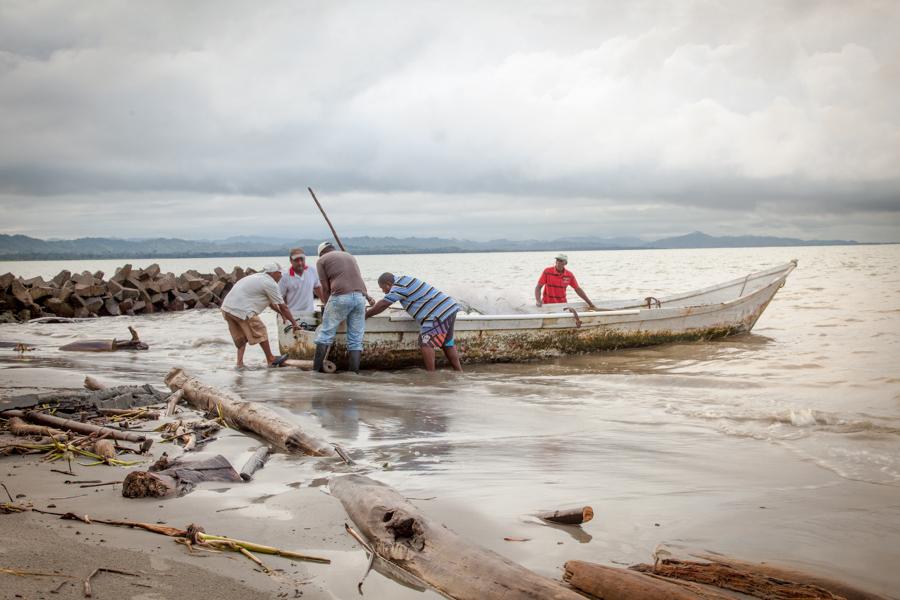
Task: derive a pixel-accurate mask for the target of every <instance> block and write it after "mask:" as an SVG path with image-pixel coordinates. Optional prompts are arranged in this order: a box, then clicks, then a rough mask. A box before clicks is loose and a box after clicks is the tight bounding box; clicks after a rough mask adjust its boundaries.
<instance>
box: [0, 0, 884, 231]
mask: <svg viewBox="0 0 900 600" xmlns="http://www.w3.org/2000/svg"><path fill="white" fill-rule="evenodd" d="M897 22H900V5H898V4H897V3H895V2H877V1H872V2H853V3H847V2H815V3H813V2H789V1H785V2H766V3H745V2H736V1H735V2H675V3H672V2H658V3H654V2H646V3H644V2H629V3H620V2H610V3H603V2H593V1H592V2H584V3H578V2H567V3H552V2H540V3H531V2H509V3H503V2H496V3H478V2H457V3H436V2H435V3H430V2H396V3H394V2H380V3H367V2H348V3H299V2H269V3H264V4H262V5H258V6H255V5H250V4H248V3H243V2H234V3H228V2H209V3H205V2H191V3H179V2H171V3H167V2H156V3H120V2H108V3H107V2H94V3H90V4H78V5H73V4H71V3H66V2H31V1H30V2H16V1H13V2H9V1H7V2H4V3H3V4H0V115H2V117H0V119H2V120H0V139H2V142H0V210H3V213H4V219H3V224H2V226H0V231H3V232H6V233H26V234H29V235H36V236H40V237H46V236H56V237H77V236H82V235H120V236H158V235H166V236H169V235H177V236H181V237H206V238H210V237H213V238H219V237H221V238H224V237H228V236H230V235H240V234H260V233H266V232H272V233H278V234H279V235H287V234H291V233H296V234H297V235H298V237H299V236H307V235H316V234H318V233H321V232H323V230H324V228H323V225H322V223H321V222H320V221H319V220H318V219H317V218H316V215H315V214H313V213H312V212H311V211H310V209H311V203H310V201H309V199H308V197H307V196H306V186H312V187H314V188H315V189H316V190H317V191H318V192H319V193H320V195H321V196H322V197H323V200H325V201H326V203H327V205H328V207H329V210H330V211H332V212H333V216H334V218H335V220H336V221H338V222H339V224H340V225H341V228H342V230H343V232H345V234H346V235H365V234H372V235H381V234H392V233H393V234H396V233H402V234H404V235H422V236H426V235H447V236H452V237H472V238H478V239H489V238H499V237H509V238H523V237H542V238H552V237H559V236H561V235H605V236H619V235H639V236H643V237H654V236H659V235H667V234H679V233H685V232H687V231H690V230H693V229H703V230H704V231H707V232H709V233H716V234H744V233H758V234H772V235H791V236H795V237H807V238H835V237H843V238H851V237H852V238H857V239H864V240H870V241H900V172H898V165H900V103H898V102H897V101H896V98H897V95H898V92H900V42H898V38H897V36H896V35H894V33H895V32H894V31H892V26H893V24H895V23H897ZM173 217H178V218H177V219H173Z"/></svg>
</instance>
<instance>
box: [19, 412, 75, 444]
mask: <svg viewBox="0 0 900 600" xmlns="http://www.w3.org/2000/svg"><path fill="white" fill-rule="evenodd" d="M6 426H7V428H9V430H10V431H11V432H12V433H13V434H14V435H18V436H25V435H39V436H46V437H53V438H55V437H58V438H60V439H66V438H67V437H68V434H67V433H66V432H64V431H62V430H61V429H54V428H52V427H47V426H46V425H32V424H30V423H26V422H25V421H24V420H23V419H22V418H21V417H10V418H9V421H8V422H7V424H6Z"/></svg>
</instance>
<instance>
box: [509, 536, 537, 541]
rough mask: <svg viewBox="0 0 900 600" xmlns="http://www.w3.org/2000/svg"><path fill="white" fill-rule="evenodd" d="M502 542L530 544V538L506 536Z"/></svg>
mask: <svg viewBox="0 0 900 600" xmlns="http://www.w3.org/2000/svg"><path fill="white" fill-rule="evenodd" d="M503 541H504V542H530V541H531V538H527V537H512V536H507V537H505V538H503Z"/></svg>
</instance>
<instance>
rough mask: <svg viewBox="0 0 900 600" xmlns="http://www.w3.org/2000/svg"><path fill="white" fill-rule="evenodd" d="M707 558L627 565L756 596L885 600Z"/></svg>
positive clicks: (783, 571)
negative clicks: (700, 560)
mask: <svg viewBox="0 0 900 600" xmlns="http://www.w3.org/2000/svg"><path fill="white" fill-rule="evenodd" d="M702 557H703V558H704V559H707V560H709V562H697V561H687V560H678V559H664V560H662V561H660V562H659V564H657V565H649V564H640V565H633V566H631V567H629V568H630V569H633V570H635V571H640V572H643V573H653V574H654V575H658V576H661V577H666V578H670V579H676V580H683V581H692V582H695V583H703V584H708V585H714V586H716V587H720V588H723V589H727V590H732V591H735V592H740V593H742V594H747V595H748V596H754V597H756V598H804V599H809V600H814V599H819V598H821V599H827V600H833V599H835V598H841V599H846V600H886V598H885V597H884V596H879V595H877V594H872V593H870V592H867V591H864V590H861V589H859V588H856V587H853V586H850V585H848V584H846V583H844V582H842V581H836V580H834V579H829V578H827V577H820V576H818V575H813V574H810V573H804V572H802V571H797V570H794V569H788V568H783V567H777V566H774V565H768V564H761V563H751V562H745V561H740V560H735V559H732V558H728V557H721V556H716V555H702Z"/></svg>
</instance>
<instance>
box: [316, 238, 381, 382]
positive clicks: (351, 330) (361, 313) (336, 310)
mask: <svg viewBox="0 0 900 600" xmlns="http://www.w3.org/2000/svg"><path fill="white" fill-rule="evenodd" d="M316 271H318V274H319V282H320V285H321V295H320V298H322V302H324V303H325V310H323V311H322V325H321V326H319V331H318V333H317V334H316V354H315V356H314V358H313V371H321V370H322V365H323V363H324V362H325V356H326V355H327V354H328V349H329V348H330V347H331V344H333V343H334V336H335V334H336V333H337V328H338V326H340V324H341V323H342V322H343V321H347V353H348V354H349V356H350V370H351V371H353V372H355V373H359V361H360V357H361V356H362V342H363V335H364V334H365V332H366V300H368V301H369V304H374V303H375V301H374V300H373V299H372V297H371V296H369V292H368V291H367V290H366V284H365V282H364V281H363V278H362V274H360V272H359V265H358V264H357V263H356V259H355V258H353V255H351V254H350V253H348V252H342V251H340V250H335V248H334V245H333V244H332V243H331V242H322V243H321V244H319V260H318V261H316Z"/></svg>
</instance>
